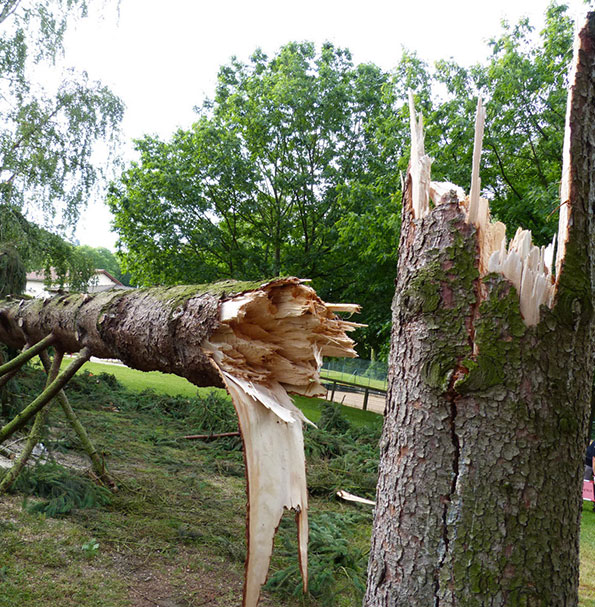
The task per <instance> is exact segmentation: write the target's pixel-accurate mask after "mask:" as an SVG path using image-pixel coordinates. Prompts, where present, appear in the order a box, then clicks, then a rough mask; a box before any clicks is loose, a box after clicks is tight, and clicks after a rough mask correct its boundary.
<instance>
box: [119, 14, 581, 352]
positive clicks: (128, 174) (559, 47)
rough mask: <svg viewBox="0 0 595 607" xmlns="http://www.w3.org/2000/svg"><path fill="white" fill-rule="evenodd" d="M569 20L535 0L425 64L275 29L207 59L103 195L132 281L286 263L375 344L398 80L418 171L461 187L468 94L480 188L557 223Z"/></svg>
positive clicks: (383, 306) (380, 347)
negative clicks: (204, 82)
mask: <svg viewBox="0 0 595 607" xmlns="http://www.w3.org/2000/svg"><path fill="white" fill-rule="evenodd" d="M571 33H572V25H571V22H570V20H569V19H568V17H567V16H566V7H564V6H557V5H555V4H553V5H551V6H550V8H549V9H548V10H547V15H546V25H545V28H544V30H543V31H542V32H541V34H540V36H539V37H536V35H535V32H534V31H533V29H532V28H531V26H530V25H529V23H528V22H527V21H526V20H522V21H521V22H520V23H519V24H517V25H516V26H509V25H507V24H504V26H503V31H502V33H501V34H500V36H498V37H496V38H495V39H494V40H492V41H491V42H490V46H491V55H490V57H489V59H488V61H487V62H485V63H483V64H477V65H474V66H471V67H463V66H461V65H458V64H457V63H455V62H453V61H441V62H438V63H437V65H436V66H434V67H433V68H432V67H430V66H428V65H427V64H426V63H424V62H423V61H422V60H421V59H420V58H419V57H418V56H417V55H416V54H415V53H411V52H407V51H405V52H404V53H403V55H402V57H401V59H400V61H399V63H398V64H397V66H396V68H395V69H394V71H393V72H392V73H391V74H389V73H386V72H383V71H382V70H381V69H380V68H378V67H376V66H374V65H369V64H368V65H358V66H354V65H353V63H352V61H351V58H350V55H349V53H348V51H345V50H341V49H336V48H335V47H333V46H332V45H325V46H324V47H323V48H322V49H321V50H320V52H318V53H317V52H316V51H315V49H314V47H313V46H312V45H311V44H289V45H287V46H285V47H283V48H282V49H281V50H280V51H279V53H278V54H277V55H275V56H274V57H272V58H268V57H266V56H265V55H263V54H262V53H261V52H259V51H257V52H256V53H255V54H254V55H253V56H252V58H251V60H250V62H249V63H248V64H244V63H241V62H240V61H238V60H233V61H232V62H231V63H230V64H229V65H226V66H223V67H222V68H221V70H220V73H219V83H218V86H217V90H216V93H215V97H214V99H213V101H211V102H206V103H205V104H204V105H203V106H202V108H201V109H200V111H199V117H198V120H197V122H196V123H195V124H194V125H193V127H192V128H191V129H189V130H187V131H184V130H180V131H178V132H177V133H175V134H174V135H173V137H172V138H171V140H170V141H162V140H160V139H158V138H155V137H145V138H144V139H141V140H139V141H137V142H136V148H137V151H138V152H139V155H140V156H139V160H138V161H137V162H136V163H133V164H132V165H131V166H130V167H129V168H128V169H127V170H126V171H125V172H124V173H123V175H122V177H121V179H120V181H119V182H118V183H116V184H114V185H113V186H112V188H111V191H110V195H109V204H110V206H111V209H112V211H113V212H114V215H115V222H114V227H115V229H116V231H117V233H118V235H119V247H120V249H121V252H122V259H123V263H124V266H125V268H126V269H127V271H130V272H131V275H132V279H133V281H134V282H136V283H137V284H152V283H161V284H175V283H183V282H210V281H212V280H215V279H216V278H218V277H231V278H240V279H253V278H257V277H263V276H271V275H275V274H295V275H300V276H306V277H308V278H311V279H313V284H314V286H315V288H316V289H317V291H318V292H320V293H321V294H322V296H323V297H325V298H326V299H327V300H337V301H338V300H343V301H354V302H357V303H359V304H361V305H362V307H363V314H362V322H365V323H367V324H368V325H369V327H368V329H366V330H365V331H360V332H359V333H358V335H357V340H358V342H359V352H360V354H361V355H363V356H370V354H371V350H372V349H374V350H375V351H380V352H381V354H382V355H383V356H384V357H386V355H387V354H388V336H389V332H390V299H391V293H390V290H391V286H390V284H389V283H390V281H387V280H386V277H387V276H390V275H392V273H393V268H394V265H395V263H396V257H397V250H396V248H397V247H396V243H397V235H398V232H399V229H400V213H399V210H400V199H401V194H402V192H401V185H400V178H399V172H401V171H403V172H404V171H405V170H406V168H407V162H408V160H407V159H408V152H409V135H408V129H409V113H408V108H407V103H406V99H407V90H408V89H410V88H411V89H413V90H415V91H416V102H417V104H418V107H419V108H420V109H421V110H422V111H423V113H424V115H425V116H426V117H427V122H428V132H427V136H426V149H427V152H428V154H429V155H430V156H432V157H434V158H436V161H435V163H434V168H433V170H434V176H435V179H436V180H446V181H452V182H455V183H458V184H461V185H462V186H463V187H466V188H468V187H469V185H468V184H469V183H470V181H471V174H470V166H471V158H470V154H471V150H472V140H473V128H472V123H473V114H474V111H475V106H474V103H475V102H474V99H475V97H476V95H477V94H480V95H482V96H483V98H484V99H486V100H487V108H488V122H487V124H488V127H487V131H486V146H485V147H486V151H485V154H484V160H483V163H484V165H483V166H484V170H483V172H482V186H483V191H484V192H485V193H486V194H487V195H488V196H489V197H490V198H491V199H492V209H493V213H494V215H495V216H496V217H497V218H498V219H502V220H503V221H505V222H506V224H507V226H508V229H509V231H510V232H511V233H514V231H515V230H516V228H517V227H518V226H519V225H523V226H525V227H527V228H530V229H531V230H532V231H533V233H534V236H535V239H536V241H537V242H539V243H544V242H545V241H546V240H549V239H551V236H552V234H553V231H554V229H555V225H556V222H557V214H556V205H557V202H554V201H555V200H557V194H556V192H557V187H558V186H557V183H558V181H559V178H560V170H561V164H560V158H561V147H562V130H563V117H564V113H565V110H564V99H565V86H566V76H565V74H566V66H567V62H568V59H569V53H570V48H571Z"/></svg>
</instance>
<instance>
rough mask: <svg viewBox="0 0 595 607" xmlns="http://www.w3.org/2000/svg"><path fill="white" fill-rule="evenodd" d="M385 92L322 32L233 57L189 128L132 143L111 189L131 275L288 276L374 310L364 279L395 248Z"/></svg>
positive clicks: (377, 73) (393, 172)
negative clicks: (323, 40) (318, 43)
mask: <svg viewBox="0 0 595 607" xmlns="http://www.w3.org/2000/svg"><path fill="white" fill-rule="evenodd" d="M393 104H394V96H393V87H392V85H391V79H390V76H389V75H388V74H387V73H384V72H383V71H382V70H380V69H379V68H378V67H376V66H373V65H359V66H354V65H353V62H352V60H351V56H350V54H349V52H348V51H345V50H341V49H338V48H335V47H334V46H333V45H331V44H326V45H324V46H323V47H322V49H320V51H318V52H317V51H316V49H315V47H314V45H312V44H310V43H303V44H296V43H293V44H289V45H287V46H285V47H283V48H282V49H281V50H280V51H279V53H278V54H277V55H275V56H274V57H272V58H269V57H267V56H266V55H264V54H263V53H262V52H260V51H257V52H256V53H255V54H254V55H253V56H252V57H251V59H250V62H249V63H247V64H244V63H241V62H240V61H238V60H235V59H234V60H232V62H231V63H230V64H229V65H226V66H224V67H222V68H221V70H220V72H219V81H218V86H217V90H216V94H215V98H214V99H213V100H212V101H209V102H206V103H205V104H204V105H203V107H202V108H201V109H200V110H199V117H198V120H197V121H196V122H195V124H194V125H193V126H192V128H191V129H189V130H186V131H184V130H180V131H178V132H177V133H175V134H174V136H173V137H172V138H171V140H170V141H162V140H160V139H158V138H155V137H145V138H144V139H141V140H139V141H137V142H136V149H137V151H138V152H139V154H140V159H139V161H138V162H136V163H133V164H132V166H131V167H130V168H129V169H128V170H126V171H125V173H124V174H123V176H122V178H121V181H120V182H119V183H118V184H114V186H113V187H112V189H111V192H110V196H109V204H110V206H111V209H112V211H113V212H114V214H115V227H116V230H117V231H118V234H119V237H120V247H121V249H122V255H123V261H124V267H125V268H126V270H128V271H130V272H131V273H132V275H133V278H134V280H135V281H136V282H137V283H141V284H150V283H162V284H171V283H175V282H209V281H212V280H215V279H217V278H222V277H230V278H238V279H253V278H262V277H264V276H275V275H279V274H293V275H299V276H303V277H306V278H310V279H312V280H313V281H314V283H315V286H316V288H317V290H318V291H319V292H321V293H322V295H323V296H324V297H329V298H331V299H332V298H334V297H336V296H339V294H342V295H344V294H345V292H346V291H347V292H348V293H349V294H348V295H347V297H348V298H350V297H351V298H355V300H356V301H358V300H359V301H362V300H363V299H365V300H366V303H367V304H368V305H367V306H366V308H367V309H368V310H371V309H372V308H374V306H375V305H376V304H377V302H378V293H374V290H375V289H376V287H373V286H372V285H371V284H370V283H369V280H368V279H369V277H370V276H371V275H372V274H384V273H385V272H387V271H392V267H393V266H394V263H395V260H396V256H395V255H396V247H395V245H394V243H395V241H396V237H397V230H398V220H397V219H395V218H396V217H398V213H396V211H397V208H396V207H397V203H396V202H394V201H393V202H391V201H390V200H391V193H392V192H395V191H396V190H398V187H399V186H398V184H399V173H398V170H397V162H398V159H399V157H401V156H402V155H403V154H402V150H399V149H397V148H394V147H393V146H392V145H390V146H387V145H386V144H387V141H389V140H390V133H386V132H385V126H384V125H385V124H386V123H389V122H390V121H391V120H393V118H392V115H393ZM391 143H392V142H391ZM396 200H398V198H397V199H396ZM391 206H392V208H391ZM357 218H359V221H357ZM366 220H367V221H366ZM378 232H381V233H382V234H383V237H384V239H385V241H384V242H383V243H382V245H379V244H378V236H377V233H378ZM372 233H373V234H375V235H376V236H375V237H374V238H373V239H371V240H370V238H369V236H370V235H371V234H372ZM354 239H357V240H358V241H360V243H361V245H362V246H364V248H365V250H366V252H365V253H364V251H363V250H362V246H358V247H357V248H355V247H354V246H353V244H354V242H353V241H354ZM391 243H392V244H391ZM360 253H361V255H360ZM364 255H365V256H366V258H365V259H364ZM380 268H382V270H380ZM377 284H378V283H377ZM380 289H381V290H383V293H382V299H383V303H384V305H388V302H389V301H390V285H388V289H385V287H384V286H382V287H380Z"/></svg>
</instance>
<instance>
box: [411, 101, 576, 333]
mask: <svg viewBox="0 0 595 607" xmlns="http://www.w3.org/2000/svg"><path fill="white" fill-rule="evenodd" d="M569 107H570V104H569ZM409 110H410V116H411V161H410V175H411V192H412V194H411V200H412V207H413V208H412V212H413V215H414V217H415V218H421V217H424V216H425V215H426V214H427V213H428V212H429V205H428V204H427V199H426V190H425V186H426V184H429V187H428V190H427V194H428V196H429V197H430V198H431V200H432V201H433V203H434V204H435V205H439V204H444V203H458V204H459V206H460V207H461V208H462V209H463V210H464V211H465V212H466V214H467V222H468V223H470V224H472V225H474V226H475V227H476V229H477V240H478V245H479V260H478V269H479V273H480V275H481V276H484V275H486V274H487V273H489V272H497V273H499V274H502V275H503V276H505V277H506V278H507V279H508V280H510V282H511V283H512V284H513V285H514V287H515V288H516V290H517V292H518V294H519V305H520V310H521V314H522V316H523V319H524V321H525V323H526V324H527V325H528V326H531V325H535V324H537V323H538V322H539V318H540V308H541V306H542V305H546V306H549V307H551V306H552V305H553V300H554V294H555V283H554V279H553V272H552V270H553V259H554V250H555V246H556V238H554V240H553V241H552V243H551V244H550V245H548V246H547V247H537V246H535V245H534V244H533V243H532V239H531V232H530V231H528V230H521V229H519V230H518V231H517V233H516V235H515V237H514V238H513V239H512V241H511V242H510V243H509V244H508V246H507V243H506V226H505V225H504V224H503V223H502V222H494V221H491V219H490V209H489V201H488V200H487V199H486V198H483V197H482V196H481V179H480V160H481V151H482V142H483V133H484V124H485V115H486V112H485V108H484V107H483V104H482V101H481V99H479V100H478V102H477V113H476V118H475V138H474V144H473V163H472V176H471V189H470V192H469V196H467V197H465V195H464V192H463V191H462V189H461V188H459V187H458V186H455V185H454V184H451V183H447V182H430V163H429V162H428V163H425V164H424V162H423V158H428V157H427V156H425V155H424V147H423V140H424V135H423V125H422V123H421V117H420V118H419V120H418V119H417V114H416V113H415V108H414V105H413V95H412V93H411V92H410V94H409ZM569 132H570V129H568V128H567V130H566V139H567V141H566V140H565V161H564V162H565V165H564V167H565V168H564V175H563V181H562V201H563V204H562V206H561V208H560V224H559V226H560V227H559V232H558V251H557V258H556V272H557V273H559V270H560V267H561V263H562V261H561V260H562V258H563V255H564V245H563V244H562V241H564V242H565V240H566V238H567V233H568V217H569V213H570V211H569V208H568V207H569V205H568V204H565V201H566V200H567V197H568V196H569V185H568V183H569V180H570V168H569V167H570V160H569V159H568V158H567V157H568V154H569V148H570V143H569V139H568V137H569Z"/></svg>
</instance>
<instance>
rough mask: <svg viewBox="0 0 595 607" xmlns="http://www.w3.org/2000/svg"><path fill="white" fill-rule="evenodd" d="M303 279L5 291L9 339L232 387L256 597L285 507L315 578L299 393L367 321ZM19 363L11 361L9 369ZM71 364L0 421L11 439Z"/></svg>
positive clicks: (0, 434) (2, 323)
mask: <svg viewBox="0 0 595 607" xmlns="http://www.w3.org/2000/svg"><path fill="white" fill-rule="evenodd" d="M303 282H304V281H301V280H299V279H297V278H279V279H275V280H273V281H269V282H267V283H264V284H263V283H219V284H216V285H209V286H206V287H205V286H203V287H201V286H191V287H171V288H165V289H164V288H153V289H145V290H137V291H133V292H124V293H122V292H115V293H106V294H99V295H96V296H88V295H86V296H84V295H71V296H61V297H56V298H52V299H48V300H45V301H39V300H30V301H13V302H10V301H8V302H7V301H4V302H0V342H4V343H6V344H9V345H11V346H13V347H22V346H24V345H27V346H29V349H28V350H26V352H28V353H29V354H30V353H31V352H33V351H34V349H35V348H36V346H35V345H33V344H41V345H44V344H43V340H44V339H45V340H50V341H51V343H52V345H54V346H55V347H56V348H57V349H59V350H61V351H66V352H73V351H80V353H81V354H80V355H79V359H80V361H81V362H84V361H85V360H88V358H89V357H90V356H91V355H95V356H101V357H114V358H119V359H121V360H122V361H123V362H125V363H126V364H127V365H128V366H130V367H133V368H136V369H141V370H144V371H149V370H159V371H163V372H166V373H175V374H177V375H180V376H182V377H186V378H188V379H189V380H190V381H191V382H193V383H194V384H196V385H198V386H205V385H210V386H221V387H223V386H224V385H225V387H227V388H228V390H229V392H230V394H231V396H232V400H233V402H234V406H235V408H236V411H237V413H238V418H239V423H240V431H241V434H242V440H243V442H244V456H245V461H246V477H247V484H248V497H249V507H248V521H247V528H248V542H247V543H248V546H247V558H246V584H245V587H244V601H243V605H244V606H245V607H256V605H257V603H258V600H259V595H260V587H261V585H262V584H263V583H264V582H265V580H266V575H267V571H268V567H269V561H270V556H271V552H272V549H273V538H274V535H275V531H276V529H277V527H278V525H279V521H280V519H281V516H282V514H283V511H284V509H292V510H294V511H295V512H296V515H297V516H296V520H297V526H298V540H299V549H298V554H299V559H300V567H301V570H302V574H303V580H304V589H306V587H307V541H308V522H307V520H308V519H307V508H308V499H307V487H306V470H305V457H304V450H303V437H302V422H303V421H306V420H305V418H304V416H303V414H302V412H301V411H300V410H299V409H298V408H297V407H296V406H295V405H294V403H293V402H292V400H291V399H290V397H289V396H288V393H296V394H303V395H307V396H317V395H321V394H324V392H325V390H324V388H323V387H322V385H321V383H320V376H319V369H320V365H321V363H322V357H323V356H355V351H354V350H353V345H354V344H353V341H352V340H351V339H350V338H349V337H348V336H347V334H346V332H348V331H351V330H353V329H354V328H355V326H356V325H355V324H354V323H351V322H347V321H344V320H342V319H340V318H339V317H337V316H336V315H335V312H337V311H343V312H348V313H352V312H355V311H357V309H358V306H354V305H350V304H345V305H343V304H325V303H324V302H323V301H322V300H321V299H320V298H319V297H318V296H317V295H316V293H315V292H314V291H313V290H312V289H311V288H309V287H307V286H305V285H304V284H302V283H303ZM45 345H47V341H46V342H45ZM25 356H26V355H23V356H22V357H21V359H19V360H18V361H17V362H15V363H13V366H14V365H17V363H19V362H22V359H23V358H25ZM74 364H75V363H72V365H74ZM72 365H71V367H72ZM79 366H80V365H79ZM11 369H12V366H6V365H5V366H4V368H3V369H0V374H1V373H2V371H3V370H4V372H5V373H11ZM69 369H70V367H69ZM69 373H70V375H69V377H71V376H72V374H73V373H74V371H72V372H70V371H69V370H66V371H65V372H64V373H63V374H61V375H60V376H59V377H58V378H57V379H56V381H55V382H53V383H52V384H51V386H50V387H49V388H48V389H46V390H45V391H44V393H43V394H42V395H40V396H39V397H38V398H36V399H35V400H34V401H33V402H32V403H31V404H30V405H29V406H28V407H26V408H25V409H24V410H23V411H21V412H20V413H19V414H17V416H16V417H15V418H14V419H13V420H11V421H10V422H9V423H8V424H6V425H5V426H4V427H2V428H0V443H1V442H2V440H3V439H5V438H6V437H8V436H9V435H10V434H11V433H13V432H15V431H17V430H18V429H20V428H22V427H23V425H24V424H25V423H27V421H28V420H29V419H30V417H31V416H32V415H34V414H35V413H37V411H39V410H40V409H41V408H42V407H43V406H45V405H46V404H47V402H48V399H49V398H50V397H51V396H54V395H55V394H56V393H57V392H58V391H59V390H60V389H61V388H62V387H63V383H64V382H62V383H61V384H60V385H58V383H59V382H60V380H61V378H62V377H63V376H64V377H66V375H68V374H69ZM52 390H53V391H52ZM50 392H51V394H50ZM63 404H64V402H63Z"/></svg>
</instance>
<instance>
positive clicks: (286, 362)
mask: <svg viewBox="0 0 595 607" xmlns="http://www.w3.org/2000/svg"><path fill="white" fill-rule="evenodd" d="M358 309H359V308H358V306H354V305H349V304H325V303H323V302H322V301H321V300H320V299H319V298H318V297H317V296H316V294H315V292H314V291H313V290H312V289H310V288H309V287H306V286H305V285H301V284H296V285H293V286H292V287H291V288H289V289H288V288H276V287H273V288H268V289H267V288H265V289H263V290H262V291H259V292H255V293H249V294H244V295H240V296H238V297H237V298H232V299H230V300H228V301H226V302H224V304H223V305H222V307H221V321H222V322H221V326H220V327H219V328H218V329H217V330H216V331H215V332H214V333H213V335H211V337H210V338H209V340H208V342H207V343H206V344H205V346H204V347H205V349H206V350H207V351H208V352H209V353H210V356H211V357H212V360H213V362H214V363H215V364H216V365H217V367H218V368H219V369H220V371H221V374H222V376H223V379H224V382H225V384H226V386H227V389H228V391H229V393H230V394H231V396H232V399H233V402H234V406H235V408H236V411H237V413H238V419H239V423H240V429H241V432H242V439H243V441H244V448H245V457H246V471H247V483H248V500H249V508H248V531H249V532H248V556H247V561H246V585H245V589H244V606H245V607H254V606H255V605H256V604H257V603H258V598H259V596H260V588H261V586H262V584H263V583H264V582H265V580H266V576H267V572H268V567H269V562H270V558H271V553H272V549H273V538H274V535H275V531H276V529H277V527H278V525H279V521H280V520H281V516H282V515H283V511H284V510H285V509H290V510H291V509H292V510H294V511H295V512H296V516H297V527H298V543H299V556H300V567H301V570H302V576H303V583H304V589H306V586H307V541H308V519H307V509H308V501H307V487H306V470H305V458H304V450H303V437H302V424H303V423H304V422H306V423H310V422H309V421H308V420H307V419H306V418H305V417H304V415H303V414H302V412H301V411H300V410H299V409H298V408H297V407H296V406H295V405H294V404H293V402H292V400H291V399H290V398H289V396H288V393H296V394H303V395H306V396H314V395H323V394H324V393H325V390H324V388H323V387H322V385H321V384H320V378H319V370H320V366H321V364H322V357H323V356H337V355H339V356H354V355H355V351H354V350H353V342H352V340H351V339H349V338H348V337H347V335H346V332H347V331H350V330H352V329H354V328H355V327H356V326H358V325H357V324H356V323H352V322H347V321H344V320H341V319H340V318H337V317H336V316H335V315H334V312H336V311H343V312H348V313H353V312H356V311H358Z"/></svg>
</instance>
